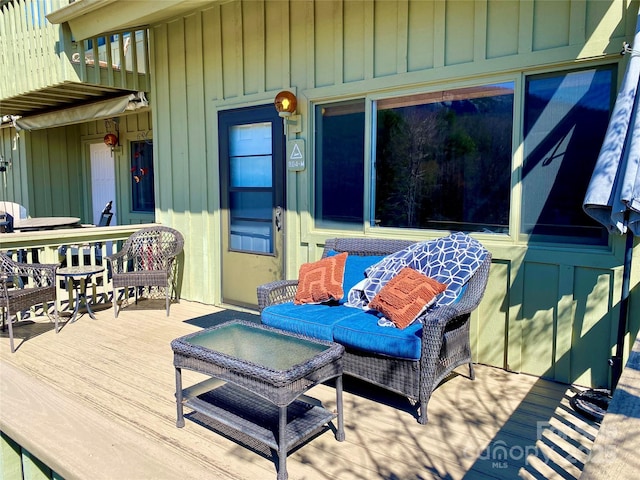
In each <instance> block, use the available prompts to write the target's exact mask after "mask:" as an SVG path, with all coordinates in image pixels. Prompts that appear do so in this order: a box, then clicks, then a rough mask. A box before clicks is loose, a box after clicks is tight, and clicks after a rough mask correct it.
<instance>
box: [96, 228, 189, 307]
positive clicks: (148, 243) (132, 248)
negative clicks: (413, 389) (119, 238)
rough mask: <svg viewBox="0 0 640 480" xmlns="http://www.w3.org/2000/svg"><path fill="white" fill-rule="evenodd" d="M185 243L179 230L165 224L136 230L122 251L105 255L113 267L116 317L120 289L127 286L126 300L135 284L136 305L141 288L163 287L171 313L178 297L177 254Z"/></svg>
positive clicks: (112, 278)
mask: <svg viewBox="0 0 640 480" xmlns="http://www.w3.org/2000/svg"><path fill="white" fill-rule="evenodd" d="M183 246H184V238H183V236H182V234H181V233H180V232H178V231H177V230H174V229H173V228H169V227H163V226H155V227H147V228H143V229H141V230H138V231H137V232H135V233H133V234H132V235H131V236H130V237H129V238H128V239H127V240H126V242H125V243H124V245H123V246H122V249H121V250H120V251H119V252H117V253H115V254H113V255H109V256H108V257H106V258H107V262H108V265H109V266H110V267H111V281H112V283H113V298H112V300H113V316H114V317H115V318H118V302H117V299H118V295H117V293H118V289H119V288H124V289H125V299H126V298H128V295H129V293H128V289H129V287H135V302H136V304H137V303H138V291H139V288H140V287H160V288H164V289H165V298H166V307H167V316H169V304H170V303H171V298H172V296H173V294H175V295H176V299H178V295H177V288H176V284H175V280H176V270H177V263H176V257H177V256H178V254H180V252H181V251H182V248H183Z"/></svg>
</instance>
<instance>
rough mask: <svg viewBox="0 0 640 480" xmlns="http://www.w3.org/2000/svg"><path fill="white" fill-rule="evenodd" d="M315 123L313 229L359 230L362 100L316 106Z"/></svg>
mask: <svg viewBox="0 0 640 480" xmlns="http://www.w3.org/2000/svg"><path fill="white" fill-rule="evenodd" d="M315 122H316V152H315V154H316V170H315V182H316V185H315V187H316V188H315V219H316V226H318V227H321V228H343V229H345V228H346V229H355V228H357V229H362V224H363V221H364V220H363V218H364V100H355V101H349V102H342V103H335V104H331V105H320V106H317V107H316V114H315Z"/></svg>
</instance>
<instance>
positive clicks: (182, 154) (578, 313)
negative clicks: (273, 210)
mask: <svg viewBox="0 0 640 480" xmlns="http://www.w3.org/2000/svg"><path fill="white" fill-rule="evenodd" d="M637 8H638V4H637V2H630V1H619V2H604V1H586V2H570V1H553V2H551V1H535V2H517V1H513V2H509V1H502V0H495V1H494V0H489V1H475V2H474V1H448V2H430V1H395V2H394V1H385V2H349V1H335V2H334V1H323V2H280V1H278V2H272V1H266V2H262V1H242V2H241V1H235V2H228V3H222V4H213V5H212V6H211V7H209V8H205V9H202V10H199V11H195V12H193V13H192V14H190V15H187V16H184V17H183V18H180V19H173V20H172V21H170V22H166V23H162V24H158V25H154V26H152V28H151V36H152V53H151V64H152V71H153V73H154V75H153V88H152V104H153V122H154V125H155V126H156V130H155V131H156V132H161V133H157V134H156V135H157V136H156V138H155V142H154V144H155V146H156V150H155V152H156V157H155V158H156V170H157V172H159V173H158V177H157V179H158V187H159V188H158V192H159V199H158V201H159V204H158V207H159V210H158V218H157V219H158V220H159V221H161V222H166V223H170V224H172V225H173V226H175V227H176V228H178V229H180V230H182V231H186V232H189V234H188V236H187V238H186V247H185V251H187V252H189V254H188V255H186V256H185V261H186V271H189V272H198V275H193V274H191V275H187V276H186V278H185V285H183V295H184V296H185V298H189V299H193V300H197V301H203V302H207V303H212V302H213V303H215V302H218V301H219V295H220V293H219V291H220V289H219V287H218V286H217V283H218V282H219V271H218V268H217V267H216V265H219V264H220V254H219V248H218V245H219V215H218V213H217V212H218V208H219V191H220V185H219V183H218V163H217V160H218V143H217V114H218V111H219V110H220V109H227V108H237V107H243V106H248V105H258V104H265V103H268V102H271V101H272V100H273V98H274V96H275V94H276V93H277V92H278V91H279V90H281V89H290V90H292V91H294V92H295V93H296V94H297V96H298V98H299V107H298V112H299V113H300V114H301V115H302V119H303V121H302V132H301V133H300V134H299V138H303V139H305V140H306V148H307V151H306V155H307V158H308V159H313V143H312V141H313V135H312V134H311V132H312V128H313V124H312V119H311V118H310V116H311V113H312V112H311V110H310V108H311V105H310V101H320V100H322V101H325V100H328V101H331V100H339V99H344V98H349V97H353V96H362V95H367V94H369V95H375V94H376V93H380V92H384V91H388V90H390V89H403V91H405V92H407V93H411V92H417V91H424V90H425V89H437V88H441V87H442V86H445V85H446V86H447V87H448V88H451V86H453V85H456V84H457V85H464V84H465V82H474V81H475V82H477V81H478V79H479V78H486V79H487V80H491V81H495V80H496V79H498V80H503V79H505V78H509V79H515V80H516V81H517V82H520V81H521V78H522V77H521V75H522V74H523V73H525V72H526V73H529V72H534V71H540V72H543V71H549V70H554V69H559V68H561V67H563V66H566V67H571V66H575V65H576V63H577V62H576V60H578V61H580V60H583V59H587V58H592V57H600V58H602V61H604V62H608V63H610V62H621V60H620V57H619V56H618V55H616V54H617V53H618V52H619V50H620V47H619V46H620V45H622V41H623V40H629V39H630V38H631V37H632V33H633V29H634V25H635V15H636V12H637ZM603 53H605V54H607V55H608V58H604V57H603ZM620 65H621V67H620V74H621V73H622V71H623V67H624V64H623V63H622V62H621V63H620ZM521 115H522V108H521V105H520V104H519V102H517V103H516V127H517V125H519V124H520V122H521ZM516 130H519V129H518V128H516ZM515 140H516V146H517V147H516V148H515V150H514V152H515V156H514V169H516V172H517V171H518V170H519V167H520V166H521V164H522V146H521V143H522V139H521V138H516V139H515ZM366 143H367V144H368V143H370V142H369V139H367V142H366ZM312 165H313V162H312V161H309V162H308V167H307V169H306V170H305V171H303V172H300V173H295V172H288V174H287V175H288V176H287V202H288V203H287V216H286V224H287V225H288V229H287V258H288V260H287V266H286V269H287V271H286V273H287V277H288V278H291V277H295V276H296V275H297V271H298V267H299V266H300V264H301V263H303V262H307V261H310V260H315V259H317V258H319V255H320V252H321V247H322V243H323V241H324V239H325V238H328V237H331V236H338V235H354V232H353V231H350V232H343V231H338V230H320V229H316V228H315V227H314V225H313V221H312V214H311V213H310V212H311V211H312V205H313V188H312V186H313V177H312V170H313V168H312ZM366 168H367V169H368V168H369V167H368V166H367V167H366ZM369 173H370V172H368V171H367V172H366V174H367V175H368V174H369ZM367 188H368V187H367ZM519 193H520V186H519V183H518V179H517V173H516V174H515V175H514V188H513V194H512V202H511V204H512V218H513V219H514V220H517V216H518V215H519V213H518V212H519V211H520V207H521V200H520V198H519ZM514 223H515V222H514ZM359 234H360V235H362V234H371V235H378V236H384V235H389V236H407V237H410V238H415V239H416V240H420V239H424V238H431V237H430V236H434V235H437V233H434V232H419V231H415V230H414V231H407V232H398V231H386V230H374V229H368V228H366V227H363V231H362V232H360V233H359ZM516 237H517V235H514V236H513V237H502V236H491V235H482V234H478V235H477V238H478V239H480V240H481V241H482V242H483V243H484V244H485V245H486V246H487V247H488V248H489V249H490V250H491V251H492V253H493V257H494V265H493V268H492V272H491V281H490V284H489V288H488V291H487V294H486V298H485V300H484V302H483V304H482V306H481V307H480V309H479V310H478V311H477V312H475V313H474V315H473V318H474V328H473V330H474V331H473V336H474V349H475V358H476V359H477V360H478V361H479V362H481V363H487V364H491V365H498V366H501V367H508V368H511V369H513V370H517V371H523V372H529V373H533V374H537V375H544V376H547V377H551V378H555V379H557V380H562V381H571V382H578V383H583V384H587V385H590V384H593V385H607V384H608V373H609V369H608V366H607V365H606V359H607V358H608V356H609V355H610V353H611V349H612V346H613V345H614V344H615V334H616V325H617V318H618V312H619V310H618V309H619V305H618V304H619V298H620V291H621V267H620V265H621V264H622V251H623V242H622V239H621V238H618V237H616V238H613V239H612V246H611V248H602V249H590V248H579V247H578V248H575V247H574V248H567V247H562V246H554V245H546V246H545V245H537V246H535V247H533V246H530V245H528V244H527V242H526V240H519V239H517V238H516ZM635 250H636V258H638V257H639V256H640V249H638V248H637V247H636V249H635ZM638 272H639V269H638V267H637V261H636V262H635V263H634V273H633V278H632V285H636V284H637V283H638V277H639V274H638ZM239 274H241V272H239ZM639 303H640V301H639V300H638V293H637V288H635V289H634V291H633V293H632V299H631V312H630V318H631V330H632V333H633V335H635V333H636V332H637V331H638V328H639V327H640V305H639Z"/></svg>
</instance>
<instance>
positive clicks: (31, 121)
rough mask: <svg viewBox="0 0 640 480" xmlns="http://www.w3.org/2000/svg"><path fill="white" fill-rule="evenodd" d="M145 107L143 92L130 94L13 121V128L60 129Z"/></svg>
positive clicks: (145, 99)
mask: <svg viewBox="0 0 640 480" xmlns="http://www.w3.org/2000/svg"><path fill="white" fill-rule="evenodd" d="M147 106H149V102H148V101H147V98H146V97H145V94H144V92H138V93H137V94H134V93H131V94H129V95H124V96H122V97H117V98H111V99H109V100H102V101H100V102H94V103H88V104H86V105H79V106H77V107H70V108H65V109H62V110H55V111H53V112H48V113H41V114H39V115H30V116H28V117H20V118H18V119H16V120H15V126H16V130H18V131H20V130H39V129H42V128H52V127H62V126H64V125H72V124H74V123H82V122H86V121H89V120H100V119H104V118H109V117H114V116H117V115H122V114H123V113H125V112H127V111H133V110H137V109H139V108H143V107H147Z"/></svg>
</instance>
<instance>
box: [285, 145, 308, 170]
mask: <svg viewBox="0 0 640 480" xmlns="http://www.w3.org/2000/svg"><path fill="white" fill-rule="evenodd" d="M304 167H305V161H304V140H300V139H299V140H289V141H287V169H288V170H290V171H292V172H299V171H301V170H304Z"/></svg>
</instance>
